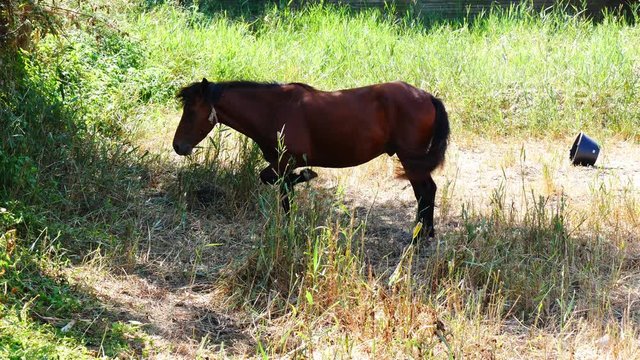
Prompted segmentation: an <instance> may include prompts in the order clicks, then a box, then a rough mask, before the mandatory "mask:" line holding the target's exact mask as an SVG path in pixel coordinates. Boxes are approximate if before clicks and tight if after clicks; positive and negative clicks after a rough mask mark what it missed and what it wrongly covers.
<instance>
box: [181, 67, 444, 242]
mask: <svg viewBox="0 0 640 360" xmlns="http://www.w3.org/2000/svg"><path fill="white" fill-rule="evenodd" d="M178 98H180V99H181V100H182V102H183V104H184V108H183V113H182V118H181V119H180V124H179V125H178V129H177V130H176V134H175V137H174V139H173V148H174V149H175V151H176V153H178V154H179V155H189V154H191V152H192V150H193V148H194V146H196V145H197V144H198V143H199V142H200V141H202V139H204V138H205V137H206V136H207V134H208V133H209V132H210V131H211V129H213V127H214V126H215V125H216V124H217V123H222V124H225V125H227V126H229V127H231V128H233V129H235V130H237V131H239V132H241V133H242V134H244V135H246V136H248V137H249V138H251V139H253V140H254V141H255V142H256V143H257V144H258V146H259V147H260V149H261V150H262V152H263V155H264V158H265V160H266V161H267V162H268V163H269V166H268V167H267V168H266V169H264V170H263V171H262V172H261V173H260V179H261V180H262V182H264V183H267V184H273V183H275V182H276V181H277V179H278V178H279V177H282V178H283V183H284V184H285V186H282V187H281V191H282V205H283V206H284V208H285V211H287V212H288V210H289V199H288V192H289V191H290V190H292V189H293V185H295V184H296V183H300V182H304V181H308V180H309V179H311V178H313V177H315V176H316V174H315V173H314V172H313V171H311V170H309V169H305V170H303V171H302V172H301V173H300V174H293V173H291V171H290V170H292V169H295V168H296V167H300V166H319V167H332V168H342V167H348V166H355V165H359V164H363V163H365V162H367V161H369V160H371V159H373V158H375V157H377V156H379V155H381V154H383V153H387V154H389V155H390V156H391V155H393V154H397V155H398V158H399V159H400V163H401V164H402V167H403V169H404V176H406V177H407V178H408V179H409V181H410V182H411V185H412V186H413V191H414V193H415V196H416V199H417V201H418V220H419V221H421V222H422V224H423V229H425V230H428V231H429V236H433V234H434V231H433V208H434V201H435V194H436V184H435V182H434V181H433V178H432V177H431V172H432V171H433V170H434V169H435V168H436V167H438V166H439V165H441V164H442V163H443V162H444V157H445V152H446V150H447V144H448V139H449V120H448V117H447V112H446V110H445V108H444V105H443V104H442V102H441V101H440V100H439V99H437V98H436V97H434V96H432V95H430V94H429V93H427V92H425V91H423V90H420V89H417V88H415V87H413V86H411V85H409V84H406V83H404V82H392V83H385V84H378V85H371V86H366V87H361V88H355V89H348V90H340V91H333V92H326V91H320V90H317V89H314V88H313V87H311V86H309V85H305V84H300V83H291V84H276V83H256V82H248V81H234V82H222V83H211V82H208V81H207V79H203V80H202V82H197V83H193V84H191V85H189V86H187V87H185V88H183V89H182V90H180V92H179V94H178ZM279 142H280V144H279ZM282 145H284V146H282ZM279 146H280V147H281V150H280V151H279V150H278V147H279Z"/></svg>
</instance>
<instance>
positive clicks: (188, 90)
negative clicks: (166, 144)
mask: <svg viewBox="0 0 640 360" xmlns="http://www.w3.org/2000/svg"><path fill="white" fill-rule="evenodd" d="M214 86H215V85H214V84H211V83H209V82H208V81H207V79H202V82H197V83H193V84H191V85H189V86H187V87H184V88H182V89H181V90H180V92H179V93H178V98H179V99H180V100H182V104H183V109H182V118H181V119H180V124H178V129H176V134H175V135H174V137H173V149H174V150H175V151H176V153H177V154H178V155H189V154H191V152H192V151H193V148H194V147H195V146H196V145H198V143H199V142H200V141H202V139H204V138H205V137H206V136H207V134H208V133H209V132H210V131H211V129H213V127H214V126H215V124H216V123H217V122H218V117H217V114H216V110H215V109H214V107H213V101H215V99H214V92H215V91H214V89H213V88H214Z"/></svg>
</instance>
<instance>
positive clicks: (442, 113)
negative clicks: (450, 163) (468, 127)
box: [427, 96, 450, 172]
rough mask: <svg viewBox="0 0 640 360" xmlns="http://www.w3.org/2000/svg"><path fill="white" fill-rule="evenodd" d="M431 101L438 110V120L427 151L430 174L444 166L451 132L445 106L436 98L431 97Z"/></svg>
mask: <svg viewBox="0 0 640 360" xmlns="http://www.w3.org/2000/svg"><path fill="white" fill-rule="evenodd" d="M431 101H432V102H433V106H434V107H435V108H436V120H435V125H434V127H435V128H434V131H433V137H432V138H431V145H430V146H429V150H428V151H427V158H428V160H427V161H428V163H427V170H428V171H429V172H431V171H433V170H434V169H436V168H437V167H439V166H441V165H443V164H444V157H445V153H446V152H447V146H448V145H449V132H450V129H449V116H448V115H447V110H446V109H445V108H444V104H443V103H442V101H441V100H440V99H438V98H437V97H435V96H431Z"/></svg>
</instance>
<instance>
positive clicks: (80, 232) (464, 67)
mask: <svg viewBox="0 0 640 360" xmlns="http://www.w3.org/2000/svg"><path fill="white" fill-rule="evenodd" d="M25 3H26V2H25V1H22V2H20V1H18V2H17V3H16V4H18V5H16V4H13V3H11V4H10V3H9V2H6V4H8V5H4V3H2V4H3V6H15V7H14V8H11V9H13V10H12V11H13V12H11V11H8V10H6V9H8V8H5V7H3V8H2V9H3V10H2V12H0V14H1V15H2V16H4V17H6V18H8V19H23V18H29V19H31V22H30V24H31V25H30V26H32V27H33V29H34V30H33V31H32V32H29V33H27V35H29V39H31V44H30V45H29V46H22V45H21V46H22V49H21V50H18V46H17V44H18V43H20V44H24V39H22V40H20V39H19V38H18V37H17V38H16V40H15V42H14V43H10V42H8V41H7V40H2V41H7V42H6V43H3V45H5V46H3V47H2V48H0V49H1V50H0V66H2V67H3V68H2V69H3V72H4V73H5V74H6V76H5V75H4V74H3V78H2V79H1V80H0V89H1V91H0V121H2V126H0V137H1V138H2V147H0V174H1V176H2V178H1V179H0V180H1V181H0V234H1V237H0V358H11V359H13V358H15V359H19V358H55V357H59V358H69V359H76V358H96V357H107V358H111V357H114V358H116V357H119V358H226V357H233V358H247V357H261V358H272V357H273V358H277V357H285V358H311V357H314V358H376V359H377V358H398V357H400V358H482V359H485V358H486V359H491V358H520V357H522V358H540V359H547V358H579V359H588V358H592V359H599V358H621V359H629V358H632V357H633V356H636V355H635V354H637V353H638V351H640V349H639V348H638V347H639V345H638V344H639V340H640V339H639V330H640V328H639V326H640V323H639V322H640V317H639V316H638V314H640V303H638V301H637V298H638V295H639V294H640V270H638V259H639V258H640V247H639V245H640V237H639V234H638V230H637V229H638V228H639V226H640V195H638V194H640V192H639V188H640V171H639V170H638V169H640V147H639V144H638V143H639V142H640V130H638V129H640V110H639V109H640V100H639V99H640V27H639V26H638V13H639V12H638V11H639V9H638V8H637V7H636V8H634V9H632V12H631V15H629V16H627V17H622V16H618V15H616V14H614V13H610V14H606V15H605V16H604V19H603V20H601V21H593V20H590V19H588V18H586V17H584V16H582V15H572V14H571V12H572V11H571V9H564V10H563V9H554V10H548V11H546V12H543V13H541V12H537V11H534V10H532V9H531V8H529V7H527V6H526V5H523V6H520V7H516V8H512V9H509V10H497V9H493V10H491V11H488V12H487V13H486V14H484V15H482V16H480V17H478V18H475V19H468V18H462V19H457V20H451V19H450V20H438V19H437V18H430V19H421V18H418V17H416V16H415V15H413V14H399V13H396V12H394V11H393V10H392V9H387V10H385V11H381V10H368V11H361V12H353V11H350V10H348V9H347V8H342V7H332V6H320V5H315V6H308V7H303V8H298V9H296V8H292V7H288V6H284V5H280V6H279V7H278V6H275V5H273V6H271V5H270V6H264V7H262V6H259V7H254V8H251V9H249V8H246V6H247V5H246V4H245V5H240V6H238V7H237V8H232V9H223V10H221V9H219V6H218V5H216V3H215V2H210V3H209V2H194V3H189V4H190V5H189V4H187V5H184V4H183V5H180V4H177V3H173V2H167V3H165V2H155V1H145V2H143V1H135V0H118V1H116V2H106V1H104V2H103V1H92V2H90V3H88V4H79V3H78V2H71V1H69V2H65V1H56V2H55V3H53V2H52V3H48V2H42V3H39V4H38V5H37V7H34V6H35V5H34V6H31V5H29V6H25V5H24V4H25ZM20 4H22V5H21V6H19V5H20ZM211 4H213V5H211ZM16 14H21V16H22V18H21V17H20V16H18V15H16ZM12 21H13V20H12ZM9 24H13V23H12V22H9ZM12 26H13V25H12ZM17 29H22V30H16V31H14V32H10V33H9V34H21V33H22V32H23V31H24V29H25V27H18V28H17ZM0 30H2V29H0ZM45 30H49V31H48V33H47V31H45ZM0 34H2V32H0ZM56 34H57V35H56ZM16 36H17V35H16ZM7 44H8V45H7ZM11 44H13V45H11ZM10 45H11V46H10ZM5 69H6V71H5ZM203 76H206V77H207V78H208V79H209V80H210V81H217V80H230V79H250V80H259V81H278V82H305V83H309V84H311V85H313V86H315V87H317V88H321V89H326V90H329V89H339V88H346V87H354V86H360V85H367V84H371V83H378V82H383V81H392V80H403V81H406V82H409V83H411V84H414V85H416V86H418V87H421V88H423V89H425V90H427V91H429V92H432V93H434V94H436V95H438V96H439V97H441V98H442V99H443V101H444V103H445V105H446V106H447V109H448V111H449V116H450V119H451V125H452V144H451V147H450V150H449V153H448V155H447V156H448V160H447V163H446V164H445V166H444V168H443V169H442V170H439V171H438V172H436V182H437V183H438V187H439V191H438V195H437V199H436V206H437V208H436V226H438V235H437V237H436V239H434V240H433V241H432V242H431V243H430V244H421V245H419V246H410V245H409V244H410V242H411V238H412V233H413V231H414V228H413V219H414V211H415V199H414V198H413V193H412V191H411V189H410V187H408V183H407V182H405V181H403V180H400V179H395V178H394V167H395V161H394V159H392V158H388V157H381V158H378V159H376V160H374V161H372V162H370V163H367V164H365V165H363V166H360V167H357V168H354V169H347V170H331V169H315V170H317V171H318V172H319V174H320V177H319V178H318V179H317V180H314V181H312V182H311V184H308V185H304V186H300V189H299V191H298V192H297V194H296V198H295V202H294V207H293V210H292V214H291V218H289V219H287V218H286V216H285V215H284V214H283V213H282V211H281V209H280V207H279V206H278V201H277V191H276V189H274V188H271V187H267V186H263V185H260V183H259V180H258V176H257V172H258V170H259V169H260V168H261V165H263V163H262V160H261V155H260V152H259V150H258V149H256V147H255V146H254V145H253V144H252V142H251V141H248V140H247V139H246V138H244V137H242V136H240V135H238V134H237V133H235V132H234V131H231V130H230V129H228V128H225V127H220V128H217V129H216V130H214V132H213V133H212V134H211V136H210V137H209V138H208V139H206V140H205V141H204V142H203V144H202V145H203V146H202V148H201V149H199V150H198V151H197V152H196V153H195V154H194V155H193V156H191V157H189V158H179V157H178V156H177V155H175V154H173V152H172V148H171V139H172V136H173V131H174V130H175V127H176V126H177V121H178V119H179V117H180V112H181V109H180V108H179V104H178V102H177V101H176V100H175V99H174V96H175V93H176V91H177V90H178V89H179V88H180V87H182V86H184V85H186V84H188V83H190V82H192V81H197V80H199V79H201V78H202V77H203ZM580 130H585V131H586V132H587V133H588V134H590V135H592V136H593V137H595V138H596V139H597V140H598V141H599V142H600V144H601V145H602V147H603V151H602V155H601V158H600V159H599V160H598V164H599V165H600V166H599V167H598V168H591V169H586V168H576V167H572V166H570V165H569V164H568V160H567V152H568V148H569V146H570V145H571V142H572V141H573V137H574V136H575V134H577V132H578V131H580Z"/></svg>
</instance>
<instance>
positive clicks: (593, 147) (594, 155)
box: [569, 132, 600, 166]
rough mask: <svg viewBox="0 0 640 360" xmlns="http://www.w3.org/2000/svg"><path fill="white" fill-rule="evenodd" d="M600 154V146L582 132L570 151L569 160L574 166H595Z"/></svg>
mask: <svg viewBox="0 0 640 360" xmlns="http://www.w3.org/2000/svg"><path fill="white" fill-rule="evenodd" d="M598 154H600V146H598V143H596V142H595V141H594V140H593V139H592V138H590V137H588V136H587V135H586V134H585V133H583V132H581V133H580V134H578V137H576V141H574V142H573V146H572V147H571V150H569V159H571V163H572V164H573V165H582V166H593V164H595V163H596V160H597V159H598Z"/></svg>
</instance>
